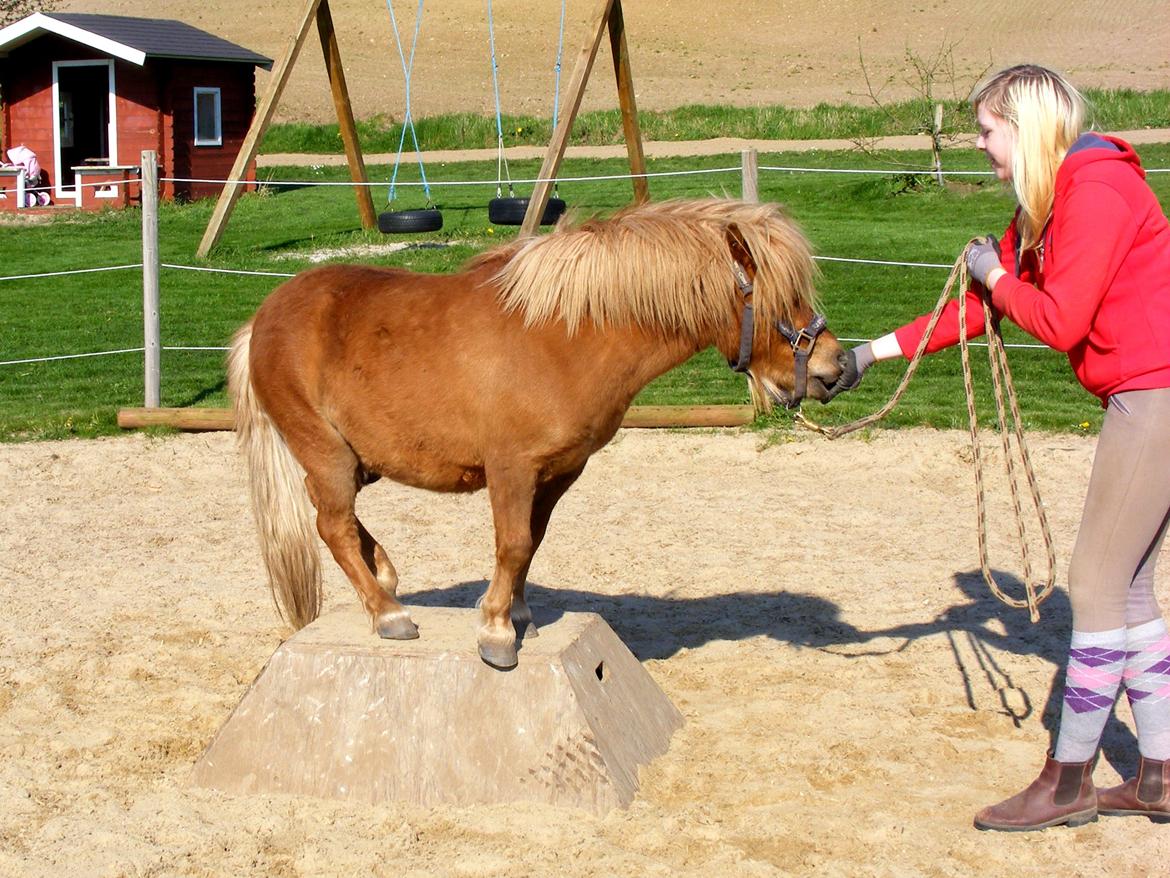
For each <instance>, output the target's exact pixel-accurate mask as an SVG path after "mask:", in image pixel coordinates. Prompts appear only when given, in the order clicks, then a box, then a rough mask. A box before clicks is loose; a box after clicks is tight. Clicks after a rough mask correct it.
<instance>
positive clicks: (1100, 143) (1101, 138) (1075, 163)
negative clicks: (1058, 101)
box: [1056, 131, 1146, 191]
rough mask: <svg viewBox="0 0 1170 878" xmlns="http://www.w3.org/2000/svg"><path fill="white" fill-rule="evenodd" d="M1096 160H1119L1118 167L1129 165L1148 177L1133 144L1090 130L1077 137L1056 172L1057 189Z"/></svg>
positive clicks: (1142, 175)
mask: <svg viewBox="0 0 1170 878" xmlns="http://www.w3.org/2000/svg"><path fill="white" fill-rule="evenodd" d="M1096 162H1119V163H1120V164H1118V165H1117V166H1116V167H1118V168H1120V167H1122V166H1124V165H1128V166H1130V167H1131V168H1133V170H1134V172H1135V173H1136V174H1137V175H1138V177H1140V178H1141V179H1143V180H1144V179H1145V177H1146V172H1145V169H1143V168H1142V161H1141V159H1139V158H1138V154H1137V153H1136V152H1134V151H1133V147H1132V146H1130V145H1129V144H1128V143H1126V142H1125V141H1124V140H1121V139H1120V138H1117V137H1110V136H1109V135H1108V134H1097V133H1096V132H1093V131H1090V132H1087V133H1085V134H1082V135H1081V136H1080V137H1078V138H1077V140H1076V142H1075V143H1074V144H1073V145H1072V146H1071V147H1069V150H1068V153H1067V154H1066V155H1065V157H1064V161H1063V162H1061V163H1060V168H1059V169H1058V170H1057V172H1056V189H1057V191H1060V190H1061V189H1064V188H1065V187H1067V186H1068V185H1069V182H1070V181H1071V180H1072V178H1073V176H1074V175H1075V174H1076V173H1077V171H1079V170H1081V169H1082V168H1084V167H1086V166H1088V165H1091V164H1094V163H1096Z"/></svg>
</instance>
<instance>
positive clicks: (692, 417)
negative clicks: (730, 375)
mask: <svg viewBox="0 0 1170 878" xmlns="http://www.w3.org/2000/svg"><path fill="white" fill-rule="evenodd" d="M753 417H754V413H753V411H752V407H751V406H750V405H643V406H633V407H632V408H631V409H630V410H629V411H628V412H626V416H625V418H624V419H623V420H622V426H623V427H742V426H743V425H744V424H750V423H751V422H752V418H753ZM118 426H119V427H122V428H123V429H126V430H135V429H140V428H142V427H172V428H174V429H176V430H190V431H193V432H203V431H209V430H233V429H235V421H234V419H233V417H232V412H231V410H230V409H214V408H127V409H119V411H118Z"/></svg>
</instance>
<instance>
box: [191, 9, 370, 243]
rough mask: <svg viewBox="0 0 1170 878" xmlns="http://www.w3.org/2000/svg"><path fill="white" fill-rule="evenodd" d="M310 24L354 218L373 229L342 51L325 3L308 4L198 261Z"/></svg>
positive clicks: (215, 239) (236, 189)
mask: <svg viewBox="0 0 1170 878" xmlns="http://www.w3.org/2000/svg"><path fill="white" fill-rule="evenodd" d="M314 22H316V24H317V34H318V36H319V37H320V38H321V52H322V54H323V55H324V58H325V71H326V73H327V75H328V77H329V90H330V92H331V93H332V95H333V106H334V109H336V111H337V124H338V127H339V128H340V129H341V140H342V143H343V144H344V145H345V157H346V160H347V162H348V163H349V174H350V179H352V180H353V182H354V184H355V185H354V194H355V196H356V197H357V206H358V214H359V215H360V217H361V222H362V228H365V229H372V228H374V227H375V226H376V225H377V216H376V215H375V213H374V199H373V197H372V196H371V195H370V186H369V182H370V180H369V175H368V174H367V173H366V162H365V159H364V158H362V149H361V145H360V144H359V143H358V136H357V125H356V124H355V123H354V118H353V106H352V104H351V103H350V99H349V89H348V87H347V86H346V84H345V70H344V69H343V67H342V64H341V50H340V48H339V47H338V44H337V32H336V31H335V30H334V28H333V15H332V13H331V12H330V10H329V0H309V2H308V3H307V4H306V6H305V11H304V13H303V14H302V15H301V20H300V26H299V27H298V28H297V31H296V33H295V34H294V35H293V37H292V39H291V40H289V43H288V47H287V48H286V49H285V52H284V56H283V57H282V58H281V59H280V61H278V62H277V64H276V66H275V67H274V68H273V70H272V77H271V79H270V80H269V82H268V90H267V92H265V94H264V98H263V100H261V101H260V105H259V106H258V107H257V108H256V113H255V115H254V116H253V117H252V124H251V126H250V127H249V128H248V133H247V135H245V137H244V142H243V144H242V145H241V147H240V151H239V153H238V154H237V155H236V163H235V165H234V166H233V167H232V171H231V175H230V177H231V179H230V180H229V181H228V182H227V183H226V184H225V185H224V187H223V191H222V192H220V194H219V201H218V202H216V205H215V210H214V211H213V212H212V214H211V220H210V221H209V222H208V223H207V230H206V231H205V232H204V233H203V240H202V241H200V242H199V249H198V250H197V251H196V254H197V255H198V256H199V257H201V258H203V257H206V256H207V254H208V253H210V252H211V250H212V249H213V248H214V247H215V245H216V244H218V243H219V239H220V238H221V237H222V236H223V232H224V229H225V228H226V226H227V223H228V219H229V218H230V217H231V214H232V210H233V209H234V208H235V205H236V201H237V200H238V199H239V197H240V193H241V192H242V191H243V188H244V185H245V182H244V175H245V174H246V173H247V170H248V166H249V165H251V163H252V161H253V160H254V159H255V158H256V153H257V151H258V149H259V147H260V140H261V139H262V138H263V137H264V132H266V131H267V130H268V126H269V124H270V123H271V122H272V116H273V114H274V113H275V112H276V105H277V102H278V101H279V100H280V95H281V93H282V92H283V91H284V87H285V85H287V84H288V78H289V75H290V74H291V73H292V68H293V64H295V63H296V60H297V57H298V56H299V55H300V52H301V48H302V47H303V46H304V44H305V40H306V39H307V38H308V36H309V31H310V30H311V29H312V26H313V23H314Z"/></svg>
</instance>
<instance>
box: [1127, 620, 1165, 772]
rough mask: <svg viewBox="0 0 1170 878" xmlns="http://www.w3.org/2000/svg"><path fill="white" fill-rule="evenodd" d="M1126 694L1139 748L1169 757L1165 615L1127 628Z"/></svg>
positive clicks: (1146, 753)
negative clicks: (1162, 617) (1163, 619)
mask: <svg viewBox="0 0 1170 878" xmlns="http://www.w3.org/2000/svg"><path fill="white" fill-rule="evenodd" d="M1126 648H1127V651H1128V656H1129V658H1128V659H1127V660H1126V662H1125V694H1126V695H1127V696H1128V697H1129V706H1130V709H1131V710H1133V721H1134V723H1135V724H1136V725H1137V731H1138V750H1140V751H1141V754H1142V755H1143V756H1145V757H1146V758H1147V759H1158V760H1163V759H1170V633H1168V632H1167V630H1166V623H1165V622H1164V621H1162V619H1155V620H1154V621H1152V622H1146V623H1145V624H1144V625H1137V626H1135V627H1133V628H1130V629H1128V638H1127V640H1126Z"/></svg>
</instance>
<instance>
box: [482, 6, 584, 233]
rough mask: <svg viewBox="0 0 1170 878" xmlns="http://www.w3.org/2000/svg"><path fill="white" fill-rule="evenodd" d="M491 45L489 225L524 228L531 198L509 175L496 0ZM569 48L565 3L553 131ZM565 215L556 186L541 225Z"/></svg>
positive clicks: (562, 15)
mask: <svg viewBox="0 0 1170 878" xmlns="http://www.w3.org/2000/svg"><path fill="white" fill-rule="evenodd" d="M487 13H488V44H489V46H490V47H491V55H492V89H493V91H494V93H495V98H496V197H495V198H493V199H492V200H491V201H489V202H488V221H489V222H491V223H492V224H493V225H497V226H520V225H523V224H524V217H525V215H526V214H527V213H528V201H529V199H527V198H520V197H517V195H516V190H515V188H514V187H513V186H512V175H511V173H510V172H509V171H508V158H507V156H505V155H504V122H503V118H502V116H501V113H500V79H499V64H497V63H496V31H495V25H494V22H493V17H492V0H487ZM564 47H565V0H561V27H560V37H559V38H558V41H557V64H556V77H555V87H554V94H553V117H552V120H553V121H552V127H553V131H556V130H557V108H558V105H559V104H560V92H561V54H562V52H563V50H564ZM505 180H506V181H507V184H508V194H507V196H505V195H504V191H503V184H504V182H505ZM564 212H565V202H564V201H563V200H562V199H561V198H559V197H558V194H557V188H556V183H555V181H554V183H553V194H552V197H551V198H549V200H548V202H547V203H546V204H545V206H544V212H543V213H542V214H541V215H540V225H542V226H551V225H552V224H553V223H555V222H556V221H557V220H558V219H560V217H561V214H563V213H564Z"/></svg>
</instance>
